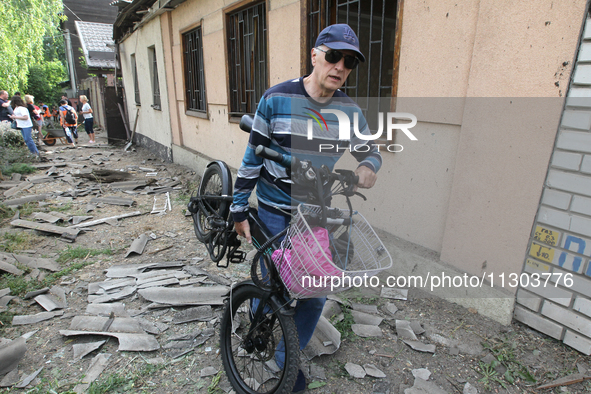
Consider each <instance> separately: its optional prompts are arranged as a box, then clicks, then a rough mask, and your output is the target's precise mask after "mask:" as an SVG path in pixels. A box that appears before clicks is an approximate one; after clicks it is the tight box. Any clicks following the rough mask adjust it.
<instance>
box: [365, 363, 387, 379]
mask: <svg viewBox="0 0 591 394" xmlns="http://www.w3.org/2000/svg"><path fill="white" fill-rule="evenodd" d="M363 369H365V373H366V374H367V375H369V376H371V377H373V378H385V377H386V374H385V373H384V372H383V371H381V370H380V369H378V367H376V366H375V365H373V364H364V365H363Z"/></svg>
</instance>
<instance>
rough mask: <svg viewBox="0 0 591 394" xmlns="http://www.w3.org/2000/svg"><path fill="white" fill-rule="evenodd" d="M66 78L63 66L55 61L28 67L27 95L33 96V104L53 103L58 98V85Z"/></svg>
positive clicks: (59, 90)
mask: <svg viewBox="0 0 591 394" xmlns="http://www.w3.org/2000/svg"><path fill="white" fill-rule="evenodd" d="M65 77H66V71H65V69H64V65H63V64H62V63H61V62H59V61H57V60H54V61H51V62H45V63H41V64H34V65H32V66H30V67H29V75H28V78H27V80H28V87H27V93H29V94H32V95H33V96H35V102H37V103H38V102H39V101H43V102H44V103H53V102H54V101H56V99H57V98H58V97H59V96H60V93H61V88H60V86H59V85H58V84H59V83H60V82H61V81H63V80H64V78H65Z"/></svg>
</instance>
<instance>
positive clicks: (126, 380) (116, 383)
mask: <svg viewBox="0 0 591 394" xmlns="http://www.w3.org/2000/svg"><path fill="white" fill-rule="evenodd" d="M164 368H165V366H164V365H163V364H158V365H151V364H147V365H143V366H141V367H140V368H139V369H134V370H133V371H130V372H128V373H127V374H124V373H122V372H120V373H112V374H110V375H109V376H107V377H106V378H102V379H99V380H95V381H94V382H92V383H91V384H90V387H89V388H88V391H87V392H88V394H104V393H109V394H111V393H126V392H134V393H136V392H140V391H139V390H140V389H141V388H142V386H143V385H144V378H145V377H147V376H149V375H151V374H153V373H155V372H158V371H160V370H161V369H164Z"/></svg>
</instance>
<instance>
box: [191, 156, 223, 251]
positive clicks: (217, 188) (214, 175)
mask: <svg viewBox="0 0 591 394" xmlns="http://www.w3.org/2000/svg"><path fill="white" fill-rule="evenodd" d="M223 171H224V170H223V169H222V167H221V166H220V165H219V164H218V163H214V164H212V165H210V166H209V167H207V170H205V173H203V177H202V178H201V183H200V184H199V188H198V189H197V194H198V195H199V196H200V197H207V196H222V195H227V196H229V195H231V194H232V184H231V183H232V178H231V176H230V174H226V176H224V173H223ZM229 214H230V203H229V202H227V201H220V200H218V201H212V200H207V199H206V198H205V199H202V200H201V203H200V204H199V209H198V210H197V212H196V213H194V214H193V215H192V217H193V227H194V229H195V236H196V237H197V239H198V240H199V241H201V242H208V241H209V239H210V238H211V235H212V232H211V229H209V228H208V226H207V218H208V217H210V216H216V215H218V216H219V217H221V218H223V219H224V220H227V219H228V215H229Z"/></svg>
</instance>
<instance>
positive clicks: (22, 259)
mask: <svg viewBox="0 0 591 394" xmlns="http://www.w3.org/2000/svg"><path fill="white" fill-rule="evenodd" d="M12 256H13V257H14V258H15V259H16V261H18V262H19V263H20V264H22V265H26V266H27V267H29V268H43V269H46V270H48V271H52V272H57V271H60V270H61V269H62V268H61V267H60V265H59V264H58V263H57V262H56V261H54V260H50V259H44V258H40V257H29V256H23V255H19V254H13V255H12Z"/></svg>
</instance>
